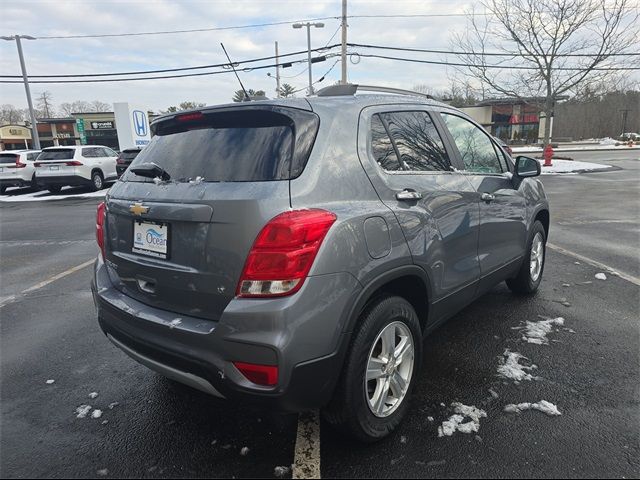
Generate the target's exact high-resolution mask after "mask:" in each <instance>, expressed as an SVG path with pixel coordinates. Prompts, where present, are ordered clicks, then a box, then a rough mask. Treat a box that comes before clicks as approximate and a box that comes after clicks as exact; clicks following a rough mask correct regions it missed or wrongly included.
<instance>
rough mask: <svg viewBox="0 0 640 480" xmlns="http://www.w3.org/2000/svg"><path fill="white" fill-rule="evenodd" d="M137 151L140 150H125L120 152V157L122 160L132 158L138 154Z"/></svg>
mask: <svg viewBox="0 0 640 480" xmlns="http://www.w3.org/2000/svg"><path fill="white" fill-rule="evenodd" d="M138 153H140V150H130V151H126V150H125V151H124V152H122V153H121V154H120V158H121V159H122V160H133V159H134V158H136V157H137V156H138Z"/></svg>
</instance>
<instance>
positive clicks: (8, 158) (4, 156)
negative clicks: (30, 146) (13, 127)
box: [0, 153, 20, 163]
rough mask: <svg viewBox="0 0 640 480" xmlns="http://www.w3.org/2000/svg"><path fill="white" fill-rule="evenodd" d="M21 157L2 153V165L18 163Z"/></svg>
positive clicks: (0, 160)
mask: <svg viewBox="0 0 640 480" xmlns="http://www.w3.org/2000/svg"><path fill="white" fill-rule="evenodd" d="M19 157H20V155H16V154H15V153H0V163H16V160H17V159H18V158H19Z"/></svg>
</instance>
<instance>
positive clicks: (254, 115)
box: [124, 108, 318, 182]
mask: <svg viewBox="0 0 640 480" xmlns="http://www.w3.org/2000/svg"><path fill="white" fill-rule="evenodd" d="M190 117H191V118H188V119H187V120H180V116H178V117H177V118H176V119H173V120H167V121H165V122H160V123H159V124H157V125H154V131H155V133H156V135H155V136H154V137H153V138H152V139H151V142H150V143H149V144H148V145H147V146H146V147H145V148H144V150H142V151H141V152H140V153H139V154H138V156H137V157H136V158H135V160H134V161H133V162H132V167H134V166H136V165H140V164H142V163H147V162H154V163H156V164H157V165H159V166H161V167H162V168H164V169H165V170H166V171H167V173H169V175H170V176H171V178H172V179H174V180H178V181H185V180H188V179H194V178H196V177H203V178H204V181H210V182H246V181H267V180H287V179H289V178H293V177H295V176H298V175H299V174H300V173H301V171H302V168H304V164H305V163H306V160H307V158H308V156H309V152H310V150H311V147H312V146H313V141H314V139H315V134H316V132H317V127H318V119H317V116H316V115H315V114H311V113H308V112H291V116H289V115H284V114H282V113H276V112H275V111H272V110H266V109H265V110H261V109H253V108H243V109H239V110H233V111H226V112H212V113H208V114H205V115H199V114H196V116H194V115H193V114H190ZM296 119H297V120H296ZM124 179H125V180H129V181H140V182H141V181H149V180H150V179H147V178H143V177H138V176H137V175H135V174H134V173H133V172H132V171H131V169H129V170H128V171H127V173H126V174H125V177H124Z"/></svg>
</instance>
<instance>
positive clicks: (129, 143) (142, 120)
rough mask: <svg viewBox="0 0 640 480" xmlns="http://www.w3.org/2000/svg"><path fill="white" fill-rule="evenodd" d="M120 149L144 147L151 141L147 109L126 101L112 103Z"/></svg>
mask: <svg viewBox="0 0 640 480" xmlns="http://www.w3.org/2000/svg"><path fill="white" fill-rule="evenodd" d="M113 111H114V112H115V114H116V129H117V132H118V143H119V144H120V150H124V149H125V148H135V147H144V146H145V145H147V144H148V143H149V142H150V141H151V131H150V130H149V115H148V114H147V109H146V108H144V107H141V106H139V105H129V104H128V103H114V104H113Z"/></svg>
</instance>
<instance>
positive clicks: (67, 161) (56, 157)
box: [35, 148, 76, 177]
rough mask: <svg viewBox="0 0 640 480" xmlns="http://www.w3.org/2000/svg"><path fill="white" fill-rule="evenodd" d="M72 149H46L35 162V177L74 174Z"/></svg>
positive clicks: (73, 151)
mask: <svg viewBox="0 0 640 480" xmlns="http://www.w3.org/2000/svg"><path fill="white" fill-rule="evenodd" d="M75 153H76V150H75V149H74V148H48V149H46V150H43V151H42V153H40V155H38V158H37V160H36V164H35V165H36V176H38V177H60V176H71V175H75V174H76V166H75V165H74V155H75Z"/></svg>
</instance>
